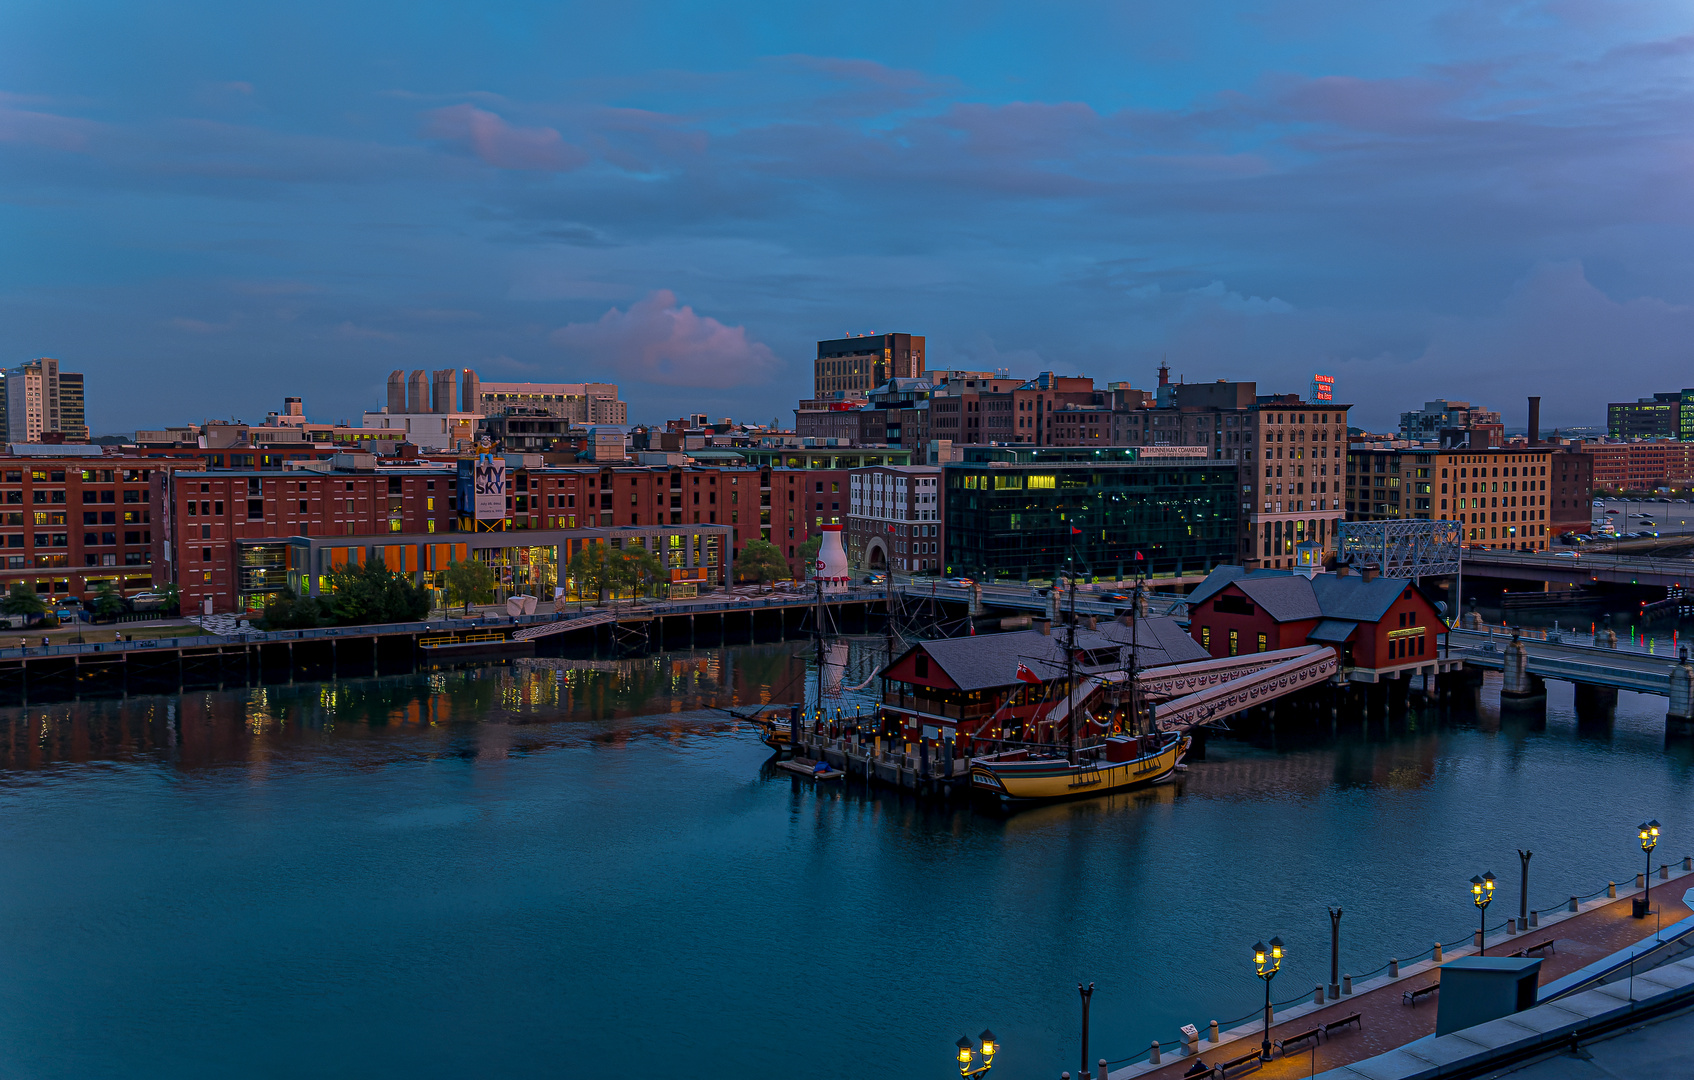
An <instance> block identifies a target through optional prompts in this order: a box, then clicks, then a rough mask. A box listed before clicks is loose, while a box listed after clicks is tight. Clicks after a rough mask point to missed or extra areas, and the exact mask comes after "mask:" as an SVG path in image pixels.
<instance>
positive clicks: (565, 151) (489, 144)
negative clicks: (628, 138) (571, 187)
mask: <svg viewBox="0 0 1694 1080" xmlns="http://www.w3.org/2000/svg"><path fill="white" fill-rule="evenodd" d="M425 134H427V135H428V136H429V137H430V138H433V139H439V140H441V141H442V142H445V143H450V144H454V145H457V146H459V147H461V148H462V149H464V150H468V151H469V152H471V153H472V154H475V155H476V156H477V157H478V158H480V159H482V161H483V162H484V163H486V164H489V165H492V166H494V167H495V168H497V169H520V170H532V171H538V172H569V171H571V170H572V169H579V168H581V167H582V166H583V165H585V164H587V163H588V154H587V152H586V151H584V150H583V149H582V148H581V147H579V146H573V145H571V144H570V143H567V142H565V140H564V137H563V136H561V135H560V134H559V133H558V132H557V131H555V130H553V129H552V128H548V127H526V128H520V127H513V126H512V125H511V124H508V123H506V121H505V120H503V119H501V117H500V116H499V115H497V114H495V113H491V112H488V111H486V110H484V109H479V108H477V107H476V106H474V105H452V106H449V107H448V108H445V109H436V110H435V111H434V112H432V113H430V114H429V124H428V126H427V128H426V130H425Z"/></svg>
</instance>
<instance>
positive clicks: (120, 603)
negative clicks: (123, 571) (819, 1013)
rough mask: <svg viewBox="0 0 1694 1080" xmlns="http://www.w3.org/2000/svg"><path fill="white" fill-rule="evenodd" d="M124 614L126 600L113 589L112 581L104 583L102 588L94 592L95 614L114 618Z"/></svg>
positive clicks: (101, 584)
mask: <svg viewBox="0 0 1694 1080" xmlns="http://www.w3.org/2000/svg"><path fill="white" fill-rule="evenodd" d="M123 613H124V598H123V597H122V596H120V595H118V590H116V589H114V588H113V587H112V583H111V582H110V581H102V582H101V583H100V587H99V588H98V589H96V590H94V614H96V615H99V616H101V617H103V618H112V617H113V616H116V615H122V614H123Z"/></svg>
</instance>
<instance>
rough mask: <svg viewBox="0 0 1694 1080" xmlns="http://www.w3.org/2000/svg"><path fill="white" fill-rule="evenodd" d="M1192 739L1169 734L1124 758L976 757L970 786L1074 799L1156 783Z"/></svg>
mask: <svg viewBox="0 0 1694 1080" xmlns="http://www.w3.org/2000/svg"><path fill="white" fill-rule="evenodd" d="M1191 742H1192V740H1191V739H1189V738H1188V737H1187V736H1183V737H1181V738H1179V739H1175V740H1172V741H1171V742H1170V743H1168V744H1167V745H1166V746H1165V747H1164V748H1163V749H1161V750H1159V751H1157V752H1156V753H1151V754H1146V755H1143V756H1142V757H1139V758H1135V759H1132V760H1130V761H1114V762H1098V763H1088V762H1085V763H1082V764H1079V765H1072V764H1070V762H1068V761H1066V760H1064V759H1063V758H1046V759H1039V758H1038V759H1035V760H1021V761H1018V760H1007V761H1003V760H998V758H997V757H988V758H977V759H975V760H974V761H972V762H971V790H972V791H975V792H978V793H980V794H983V795H992V796H998V797H999V798H1000V799H1002V800H1004V801H1006V802H1025V801H1037V800H1053V799H1074V798H1078V797H1082V796H1089V795H1104V794H1106V793H1108V792H1114V791H1128V790H1131V789H1133V788H1139V787H1146V786H1147V785H1149V784H1156V783H1158V782H1159V781H1161V780H1163V779H1165V778H1167V777H1169V776H1170V775H1171V774H1172V773H1174V772H1175V771H1176V768H1177V766H1178V765H1180V764H1182V759H1183V757H1184V755H1186V754H1187V753H1188V747H1189V744H1190V743H1191Z"/></svg>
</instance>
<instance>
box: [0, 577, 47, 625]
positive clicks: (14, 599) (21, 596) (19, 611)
mask: <svg viewBox="0 0 1694 1080" xmlns="http://www.w3.org/2000/svg"><path fill="white" fill-rule="evenodd" d="M46 610H47V605H46V603H45V602H43V601H42V599H41V597H39V596H37V595H36V593H35V589H34V588H32V587H31V586H29V585H27V584H25V583H24V582H21V581H18V582H14V583H13V584H12V589H11V591H10V592H8V593H7V594H6V598H5V599H4V600H0V611H4V612H5V613H6V614H8V615H28V616H30V617H31V618H34V617H36V616H39V615H41V614H42V613H43V612H45V611H46Z"/></svg>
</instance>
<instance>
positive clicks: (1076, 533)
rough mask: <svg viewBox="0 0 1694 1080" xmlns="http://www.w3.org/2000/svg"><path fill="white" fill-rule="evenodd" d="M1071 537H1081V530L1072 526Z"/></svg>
mask: <svg viewBox="0 0 1694 1080" xmlns="http://www.w3.org/2000/svg"><path fill="white" fill-rule="evenodd" d="M1071 535H1072V536H1081V535H1082V530H1081V529H1079V528H1077V527H1076V526H1075V525H1072V526H1071Z"/></svg>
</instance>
